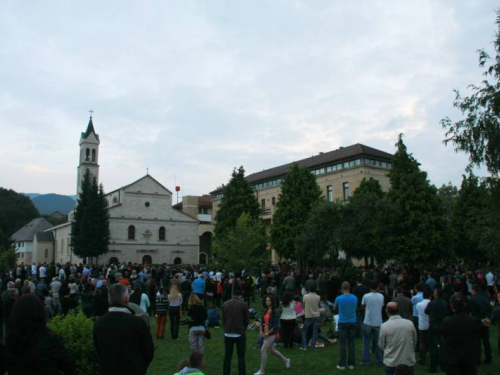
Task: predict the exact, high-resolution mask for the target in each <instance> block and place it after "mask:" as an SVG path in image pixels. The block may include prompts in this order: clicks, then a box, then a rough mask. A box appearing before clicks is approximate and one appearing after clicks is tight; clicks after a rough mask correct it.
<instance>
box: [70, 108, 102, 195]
mask: <svg viewBox="0 0 500 375" xmlns="http://www.w3.org/2000/svg"><path fill="white" fill-rule="evenodd" d="M90 112H91V116H90V120H89V124H88V125H87V130H86V131H85V132H83V133H82V134H81V136H80V162H79V164H78V176H77V187H76V191H77V194H78V196H79V195H80V192H81V184H82V181H83V176H84V175H85V172H86V171H87V169H88V170H89V171H90V173H91V175H92V176H93V177H94V178H95V179H96V180H97V182H99V164H98V161H99V144H100V143H101V142H100V140H99V135H97V134H96V132H95V129H94V123H93V122H92V113H93V112H94V111H92V110H91V111H90Z"/></svg>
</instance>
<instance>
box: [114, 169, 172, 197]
mask: <svg viewBox="0 0 500 375" xmlns="http://www.w3.org/2000/svg"><path fill="white" fill-rule="evenodd" d="M145 178H150V179H152V180H153V181H154V182H156V183H157V184H158V185H160V186H161V187H162V188H163V189H165V190H166V191H168V192H169V193H170V194H172V192H171V191H170V190H168V189H167V188H166V187H165V186H163V185H162V184H161V183H159V182H158V180H156V179H155V178H153V176H151V175H150V174H149V173H148V174H146V175H145V176H142V177H141V178H139V179H138V180H136V181H134V182H132V183H130V184H128V185H125V186H122V187H121V188H118V189H115V190H113V191H110V192H109V193H107V194H106V195H110V194H113V193H114V192H116V191H118V190H124V189H126V188H128V187H129V186H132V185H134V184H136V183H138V182H139V181H141V180H144V179H145Z"/></svg>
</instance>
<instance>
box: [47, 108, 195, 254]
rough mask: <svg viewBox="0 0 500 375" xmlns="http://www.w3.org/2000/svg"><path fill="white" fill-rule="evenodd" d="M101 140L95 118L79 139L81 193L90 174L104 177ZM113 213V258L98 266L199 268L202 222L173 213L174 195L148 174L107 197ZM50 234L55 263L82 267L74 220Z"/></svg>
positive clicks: (175, 211)
mask: <svg viewBox="0 0 500 375" xmlns="http://www.w3.org/2000/svg"><path fill="white" fill-rule="evenodd" d="M99 145H100V140H99V136H98V135H97V134H96V132H95V129H94V125H93V122H92V117H91V118H90V121H89V124H88V126H87V130H86V131H85V132H84V133H82V134H81V137H80V160H79V165H78V174H77V192H78V193H79V192H80V187H81V181H82V180H83V176H84V174H85V172H86V170H89V171H90V173H91V174H92V176H94V177H95V178H96V179H98V177H99V164H98V162H99ZM106 199H107V200H108V207H109V216H110V220H109V224H110V233H111V237H110V243H109V252H108V253H107V254H105V255H102V256H101V257H99V259H98V262H99V263H101V264H102V263H115V262H132V263H150V264H151V263H177V264H180V263H198V262H199V259H200V257H199V238H198V224H199V221H198V220H197V219H196V218H195V217H192V216H190V215H187V214H185V213H183V212H181V211H179V210H176V209H173V208H172V192H171V191H170V190H168V189H167V188H166V187H164V186H163V185H162V184H161V183H159V182H158V181H157V180H156V179H154V178H153V177H152V176H151V175H149V174H146V175H145V176H143V177H141V178H140V179H138V180H137V181H135V182H132V183H131V184H128V185H126V186H123V187H121V188H119V189H117V190H114V191H112V192H110V193H108V194H106ZM72 214H73V212H70V213H69V215H68V218H69V219H68V222H67V223H64V224H61V225H58V226H55V227H52V228H50V229H48V232H50V233H52V235H53V238H54V250H53V258H52V259H51V260H54V261H55V262H59V263H66V262H71V263H79V262H81V261H82V259H80V258H79V257H77V256H76V255H75V254H74V253H73V251H72V248H71V239H70V238H71V220H72Z"/></svg>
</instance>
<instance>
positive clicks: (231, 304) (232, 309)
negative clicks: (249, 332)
mask: <svg viewBox="0 0 500 375" xmlns="http://www.w3.org/2000/svg"><path fill="white" fill-rule="evenodd" d="M249 321H250V316H249V313H248V306H247V304H246V303H245V302H243V301H242V298H241V290H240V289H235V290H234V292H233V295H232V298H231V299H229V300H228V301H226V302H224V304H223V305H222V324H223V325H224V331H225V333H224V364H223V375H230V374H231V358H232V357H233V349H234V346H235V345H236V351H237V353H238V374H239V375H246V365H245V350H246V336H245V332H246V329H247V326H248V323H249Z"/></svg>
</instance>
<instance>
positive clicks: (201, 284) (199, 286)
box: [193, 273, 205, 301]
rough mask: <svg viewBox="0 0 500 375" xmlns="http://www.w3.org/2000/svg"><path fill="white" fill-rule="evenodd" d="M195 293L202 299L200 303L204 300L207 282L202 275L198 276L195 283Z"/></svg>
mask: <svg viewBox="0 0 500 375" xmlns="http://www.w3.org/2000/svg"><path fill="white" fill-rule="evenodd" d="M193 293H194V294H196V295H197V296H198V297H200V301H203V300H204V298H203V296H204V295H205V280H203V275H202V274H201V273H200V274H199V275H198V278H197V279H196V280H195V281H193Z"/></svg>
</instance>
